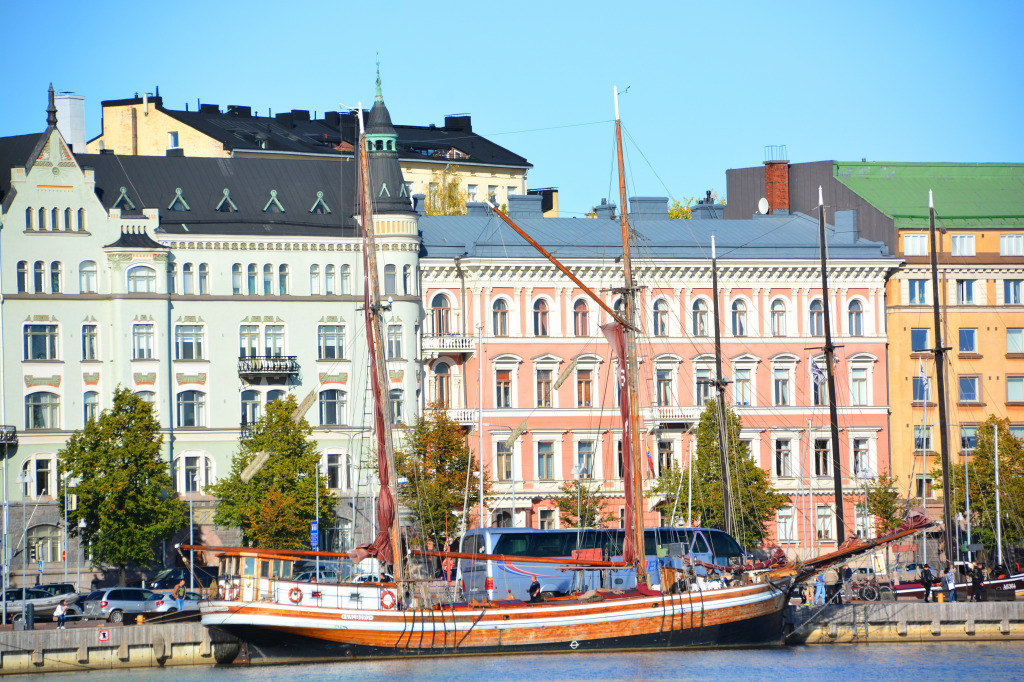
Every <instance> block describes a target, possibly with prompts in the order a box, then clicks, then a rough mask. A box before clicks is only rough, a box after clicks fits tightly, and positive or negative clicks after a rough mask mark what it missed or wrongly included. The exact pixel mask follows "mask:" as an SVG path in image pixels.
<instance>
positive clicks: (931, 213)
mask: <svg viewBox="0 0 1024 682" xmlns="http://www.w3.org/2000/svg"><path fill="white" fill-rule="evenodd" d="M928 234H929V235H930V236H931V245H932V248H931V257H932V258H931V260H932V312H933V314H934V317H935V348H933V349H932V353H934V354H935V390H936V391H938V395H937V396H936V397H937V399H938V403H939V452H940V454H941V457H942V516H943V533H944V537H945V540H946V561H948V562H950V563H952V562H953V558H954V556H953V552H954V549H955V547H954V541H953V537H954V535H953V514H952V513H951V511H950V506H949V505H950V496H951V495H952V493H951V488H950V482H949V437H948V434H947V433H946V349H945V348H943V347H942V326H941V324H942V322H941V320H940V318H939V259H938V245H937V243H936V238H935V203H934V202H933V201H932V191H931V190H928ZM922 473H924V472H922Z"/></svg>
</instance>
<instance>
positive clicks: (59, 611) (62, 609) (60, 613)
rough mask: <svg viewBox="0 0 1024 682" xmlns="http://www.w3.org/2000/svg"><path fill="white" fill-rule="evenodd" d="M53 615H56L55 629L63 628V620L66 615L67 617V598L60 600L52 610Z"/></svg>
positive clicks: (65, 618)
mask: <svg viewBox="0 0 1024 682" xmlns="http://www.w3.org/2000/svg"><path fill="white" fill-rule="evenodd" d="M53 615H55V616H56V617H57V629H58V630H63V629H64V622H65V621H66V620H67V617H68V600H67V599H61V600H60V604H58V605H57V608H56V609H55V610H54V612H53Z"/></svg>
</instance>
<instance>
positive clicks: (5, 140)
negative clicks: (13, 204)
mask: <svg viewBox="0 0 1024 682" xmlns="http://www.w3.org/2000/svg"><path fill="white" fill-rule="evenodd" d="M41 138H42V133H32V134H30V135H14V136H12V137H0V203H2V204H3V206H4V207H5V208H6V207H7V206H9V205H10V204H9V201H8V200H9V199H10V197H11V196H13V195H11V169H12V168H14V167H16V166H18V167H26V166H28V165H29V158H30V157H31V156H32V151H33V150H34V149H35V148H36V145H38V144H39V140H40V139H41Z"/></svg>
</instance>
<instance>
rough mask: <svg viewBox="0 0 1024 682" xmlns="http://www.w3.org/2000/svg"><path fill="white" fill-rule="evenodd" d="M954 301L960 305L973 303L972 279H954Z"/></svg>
mask: <svg viewBox="0 0 1024 682" xmlns="http://www.w3.org/2000/svg"><path fill="white" fill-rule="evenodd" d="M956 302H957V303H959V304H960V305H973V304H974V280H973V279H958V280H957V281H956Z"/></svg>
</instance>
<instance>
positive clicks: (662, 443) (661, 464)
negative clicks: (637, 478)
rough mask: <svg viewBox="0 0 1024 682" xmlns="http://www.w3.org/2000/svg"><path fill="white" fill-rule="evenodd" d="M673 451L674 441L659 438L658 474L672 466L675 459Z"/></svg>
mask: <svg viewBox="0 0 1024 682" xmlns="http://www.w3.org/2000/svg"><path fill="white" fill-rule="evenodd" d="M673 454H674V453H673V452H672V441H670V440H659V441H658V475H659V476H660V475H662V474H664V473H665V472H666V471H668V470H669V469H671V468H672V460H673Z"/></svg>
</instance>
